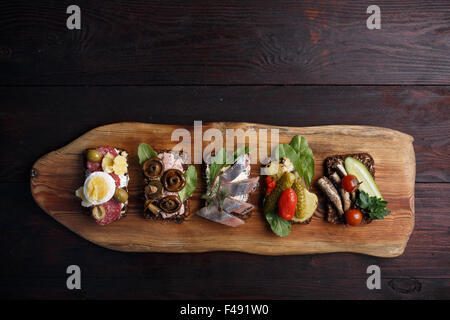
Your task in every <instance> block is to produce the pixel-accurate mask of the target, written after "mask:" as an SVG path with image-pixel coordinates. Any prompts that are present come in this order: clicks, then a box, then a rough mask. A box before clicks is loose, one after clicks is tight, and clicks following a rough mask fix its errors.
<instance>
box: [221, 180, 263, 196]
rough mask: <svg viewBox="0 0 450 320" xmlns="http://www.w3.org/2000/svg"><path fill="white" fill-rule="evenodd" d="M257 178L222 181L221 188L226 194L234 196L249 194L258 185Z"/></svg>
mask: <svg viewBox="0 0 450 320" xmlns="http://www.w3.org/2000/svg"><path fill="white" fill-rule="evenodd" d="M258 180H259V178H257V177H255V178H250V179H245V180H241V181H238V182H223V183H222V185H221V190H223V191H225V192H226V194H227V196H230V197H236V196H240V195H244V194H249V193H250V192H253V191H255V189H256V187H258Z"/></svg>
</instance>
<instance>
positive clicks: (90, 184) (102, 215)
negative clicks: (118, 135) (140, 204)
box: [75, 146, 130, 225]
mask: <svg viewBox="0 0 450 320" xmlns="http://www.w3.org/2000/svg"><path fill="white" fill-rule="evenodd" d="M127 157H128V154H127V152H126V151H125V150H120V149H117V148H113V147H110V146H102V147H99V148H96V149H88V150H87V151H86V155H85V166H86V172H85V182H84V185H83V186H82V187H80V188H79V189H77V190H76V192H75V194H76V195H77V196H78V197H79V198H80V199H81V200H82V201H81V205H82V206H83V207H86V208H89V214H90V215H91V216H92V217H93V218H94V219H95V221H96V222H97V223H98V224H99V225H106V224H108V223H111V222H113V221H116V220H118V219H120V218H122V217H123V216H125V215H126V212H127V207H128V182H129V180H130V179H129V175H128V162H127Z"/></svg>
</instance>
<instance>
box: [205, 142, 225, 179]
mask: <svg viewBox="0 0 450 320" xmlns="http://www.w3.org/2000/svg"><path fill="white" fill-rule="evenodd" d="M226 162H227V152H226V149H225V148H222V149H220V150H219V151H218V152H217V154H216V155H215V156H214V157H213V158H211V164H210V166H209V181H208V183H209V184H213V183H214V182H215V180H216V177H217V175H218V174H219V172H220V170H221V169H222V168H223V167H224V166H226ZM210 187H212V185H210Z"/></svg>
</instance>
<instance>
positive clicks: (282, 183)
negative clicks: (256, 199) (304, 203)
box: [264, 172, 295, 214]
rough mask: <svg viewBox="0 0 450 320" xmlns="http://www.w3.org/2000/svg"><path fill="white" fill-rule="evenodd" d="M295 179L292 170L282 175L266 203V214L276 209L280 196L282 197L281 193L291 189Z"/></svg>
mask: <svg viewBox="0 0 450 320" xmlns="http://www.w3.org/2000/svg"><path fill="white" fill-rule="evenodd" d="M294 181H295V175H294V174H293V173H291V172H286V173H285V174H283V175H282V176H281V178H280V180H278V181H277V185H276V187H275V189H273V190H272V192H271V193H270V194H269V196H268V197H267V200H266V202H265V204H264V213H265V214H267V213H270V212H273V211H275V209H276V207H277V203H278V198H279V197H280V195H281V193H282V192H283V191H284V190H286V189H289V188H290V187H291V186H292V184H293V183H294Z"/></svg>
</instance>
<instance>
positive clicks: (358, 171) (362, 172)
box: [344, 157, 383, 200]
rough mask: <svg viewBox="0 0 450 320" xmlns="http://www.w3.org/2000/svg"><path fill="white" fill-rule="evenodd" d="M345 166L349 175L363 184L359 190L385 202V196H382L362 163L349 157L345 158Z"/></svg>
mask: <svg viewBox="0 0 450 320" xmlns="http://www.w3.org/2000/svg"><path fill="white" fill-rule="evenodd" d="M344 165H345V170H346V171H347V173H348V174H352V175H354V176H356V178H357V179H358V181H359V182H362V183H361V184H360V186H359V190H361V191H364V192H366V193H367V194H368V195H369V196H371V197H377V198H380V199H381V200H383V196H382V195H381V192H380V190H379V189H378V187H377V184H376V183H375V180H374V179H373V177H372V175H371V174H370V172H369V171H368V170H367V168H366V166H364V164H363V163H362V162H361V161H359V160H357V159H355V158H352V157H347V158H345V161H344Z"/></svg>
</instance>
